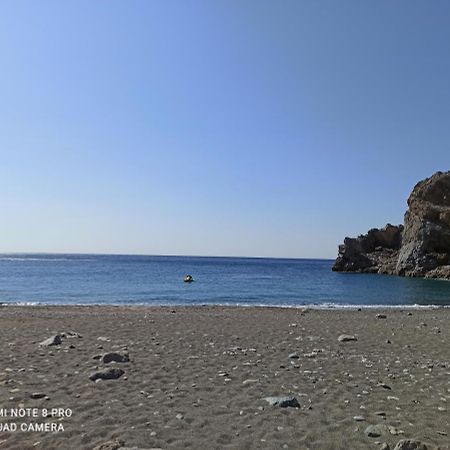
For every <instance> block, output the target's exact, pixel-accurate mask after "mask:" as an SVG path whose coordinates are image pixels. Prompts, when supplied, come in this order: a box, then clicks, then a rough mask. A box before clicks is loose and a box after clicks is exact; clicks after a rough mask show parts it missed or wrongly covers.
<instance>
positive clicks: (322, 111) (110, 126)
mask: <svg viewBox="0 0 450 450" xmlns="http://www.w3.org/2000/svg"><path fill="white" fill-rule="evenodd" d="M449 23H450V3H448V2H447V1H437V0H436V1H433V2H424V1H409V0H408V1H406V0H404V1H395V2H393V1H378V2H361V1H359V0H358V1H356V0H355V1H341V2H336V1H331V0H330V1H320V2H318V1H313V0H311V1H283V2H276V1H271V2H268V1H228V0H227V1H213V0H209V1H185V0H183V1H127V2H123V1H107V2H106V1H92V0H90V1H65V2H60V1H40V2H34V1H28V2H23V1H5V2H1V3H0V57H1V69H2V70H1V71H0V156H1V159H0V163H1V164H0V199H1V202H0V208H1V217H2V220H1V222H0V251H3V252H13V251H19V252H27V251H33V252H102V253H103V252H106V253H143V254H185V255H242V256H244V255H245V256H281V257H329V258H333V257H335V256H336V253H337V245H338V244H339V243H340V242H341V241H342V240H343V238H344V236H346V235H357V234H359V233H362V232H365V231H367V229H369V228H371V227H374V226H383V225H384V224H385V223H387V222H391V223H399V222H401V221H402V220H403V213H404V212H405V209H406V199H407V196H408V194H409V192H410V191H411V189H412V187H413V186H414V184H415V183H416V182H417V181H419V180H420V179H422V178H425V177H427V176H430V175H431V174H432V173H433V172H435V171H436V170H448V169H450V126H449V124H450V81H449V80H450V57H449V56H450V55H449V52H450V27H449V26H448V24H449Z"/></svg>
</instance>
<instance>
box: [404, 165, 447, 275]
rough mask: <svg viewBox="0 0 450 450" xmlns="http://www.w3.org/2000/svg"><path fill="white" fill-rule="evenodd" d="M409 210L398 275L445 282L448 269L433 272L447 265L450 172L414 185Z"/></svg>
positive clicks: (436, 175)
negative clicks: (426, 276)
mask: <svg viewBox="0 0 450 450" xmlns="http://www.w3.org/2000/svg"><path fill="white" fill-rule="evenodd" d="M408 206H409V209H408V211H407V212H406V214H405V229H404V232H403V241H402V248H401V250H400V253H399V258H398V262H397V269H396V270H397V273H398V274H399V275H406V276H413V277H415V276H425V275H427V273H429V272H431V274H430V276H431V277H436V275H437V276H438V277H442V278H448V277H449V275H450V270H449V269H443V270H442V272H439V271H436V269H437V268H438V267H440V266H448V265H450V172H437V173H435V174H434V175H433V176H432V177H430V178H427V179H425V180H423V181H420V182H419V183H417V184H416V186H415V187H414V189H413V191H412V193H411V195H410V196H409V199H408ZM433 271H434V272H433ZM433 273H434V274H435V276H433Z"/></svg>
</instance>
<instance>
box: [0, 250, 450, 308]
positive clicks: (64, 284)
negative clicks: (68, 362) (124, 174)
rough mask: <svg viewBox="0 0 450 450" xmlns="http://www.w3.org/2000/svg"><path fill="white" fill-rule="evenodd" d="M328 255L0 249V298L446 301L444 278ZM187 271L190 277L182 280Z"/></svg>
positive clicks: (337, 303) (340, 303)
mask: <svg viewBox="0 0 450 450" xmlns="http://www.w3.org/2000/svg"><path fill="white" fill-rule="evenodd" d="M332 265H333V261H332V260H319V259H273V258H225V257H214V258H213V257H178V256H127V255H69V254H58V255H50V254H45V255H37V254H30V255H24V254H21V255H5V254H3V255H0V302H2V303H25V304H35V303H36V304H40V303H42V304H148V305H200V304H220V305H245V306H256V305H258V306H303V305H309V306H329V307H345V306H377V305H380V306H385V307H386V306H392V307H395V306H405V307H406V306H414V305H417V306H421V305H423V306H430V305H436V306H445V305H450V283H449V282H447V281H440V280H423V279H409V278H401V277H395V276H386V275H371V274H343V273H335V272H332V271H331V267H332ZM186 274H192V275H193V277H194V279H195V282H193V283H184V282H183V277H184V276H185V275H186Z"/></svg>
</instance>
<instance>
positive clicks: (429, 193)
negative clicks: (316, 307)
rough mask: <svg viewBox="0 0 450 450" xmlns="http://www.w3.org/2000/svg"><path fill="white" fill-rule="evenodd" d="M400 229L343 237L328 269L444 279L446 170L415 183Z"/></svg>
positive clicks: (448, 267) (449, 188)
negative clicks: (331, 267) (331, 265)
mask: <svg viewBox="0 0 450 450" xmlns="http://www.w3.org/2000/svg"><path fill="white" fill-rule="evenodd" d="M408 206H409V208H408V211H407V212H406V214H405V225H404V227H403V226H402V225H399V226H393V225H386V227H385V228H383V229H381V230H378V229H373V230H370V231H369V232H368V233H367V234H366V235H362V236H359V237H358V238H356V239H352V238H345V240H344V244H343V245H340V246H339V256H338V258H337V259H336V262H335V264H334V266H333V270H336V271H340V272H372V273H373V272H377V273H388V274H397V275H403V276H410V277H427V278H447V279H450V171H449V172H437V173H435V174H434V175H433V176H432V177H430V178H427V179H426V180H423V181H421V182H419V183H418V184H417V185H416V186H415V187H414V189H413V191H412V193H411V195H410V196H409V199H408Z"/></svg>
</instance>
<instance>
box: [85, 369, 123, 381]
mask: <svg viewBox="0 0 450 450" xmlns="http://www.w3.org/2000/svg"><path fill="white" fill-rule="evenodd" d="M124 373H125V372H124V371H123V370H122V369H116V368H111V369H106V370H100V371H99V372H94V373H93V374H92V375H90V377H89V379H90V380H91V381H96V380H116V379H117V378H120V377H121V376H122V375H123V374H124Z"/></svg>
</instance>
